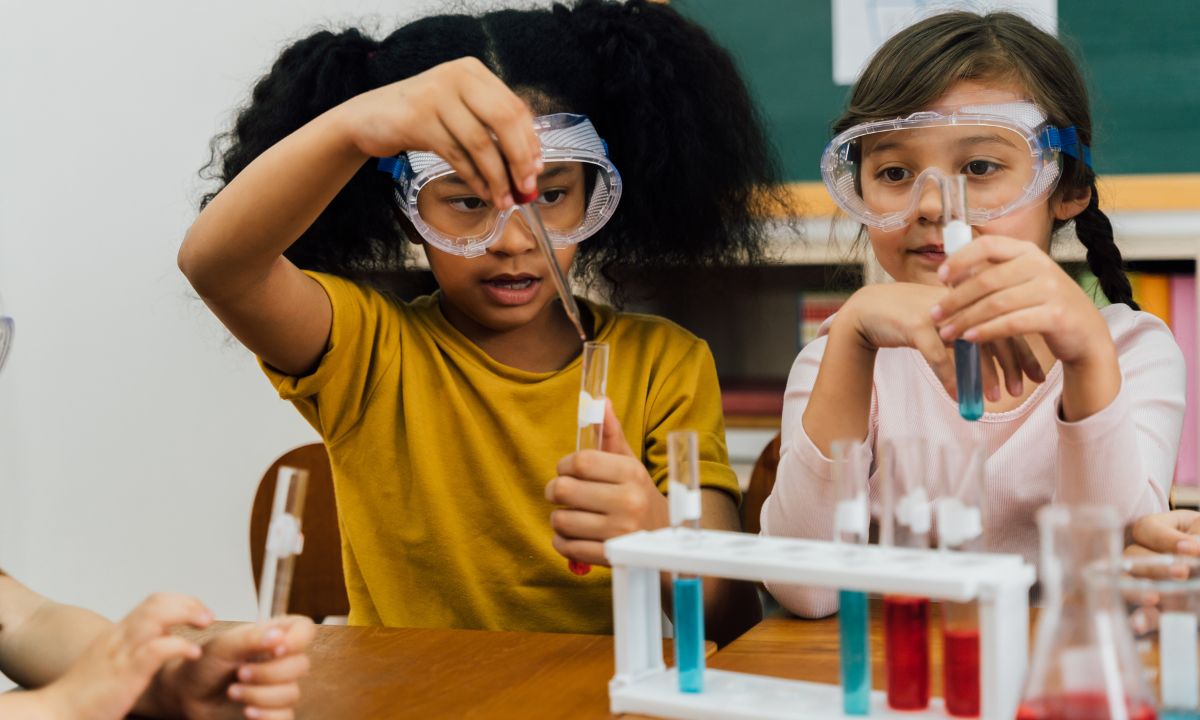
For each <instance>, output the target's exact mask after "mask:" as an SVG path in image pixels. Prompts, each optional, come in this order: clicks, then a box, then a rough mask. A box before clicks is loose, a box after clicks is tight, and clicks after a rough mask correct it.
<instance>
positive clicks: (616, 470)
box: [546, 403, 762, 645]
mask: <svg viewBox="0 0 1200 720" xmlns="http://www.w3.org/2000/svg"><path fill="white" fill-rule="evenodd" d="M601 447H602V448H604V451H603V452H601V451H599V450H581V451H579V452H576V453H572V454H571V455H568V456H566V457H565V458H563V459H562V460H560V461H559V463H558V468H557V470H558V477H556V478H554V479H553V480H551V481H550V482H549V483H547V485H546V499H547V500H549V501H550V502H552V503H555V504H557V505H563V506H565V507H563V508H560V509H557V510H555V511H554V512H553V513H552V514H551V516H550V525H551V527H553V528H554V539H553V541H552V542H553V544H554V549H555V550H557V551H558V552H559V553H560V554H562V555H563V556H564V557H567V558H570V559H572V560H578V561H581V562H586V563H588V564H591V565H608V559H607V558H606V557H605V556H604V541H605V540H607V539H609V538H614V537H618V536H620V535H626V534H628V533H631V532H636V531H638V530H656V529H658V528H663V527H666V526H667V525H668V524H669V523H670V519H669V512H668V507H667V498H666V497H665V496H664V495H663V494H662V493H661V492H660V491H659V489H658V487H657V486H656V485H655V484H654V480H653V479H651V477H650V473H649V472H648V471H647V470H646V466H645V465H643V464H642V461H641V459H640V458H639V457H638V456H637V455H635V454H634V452H633V450H632V448H630V447H629V444H628V442H626V440H625V431H624V430H623V429H622V428H621V423H620V421H619V420H618V419H617V416H616V414H615V413H614V412H613V409H612V404H611V403H610V404H609V405H608V406H607V409H606V410H605V415H604V428H603V437H602V439H601ZM700 498H701V500H700V502H701V516H700V524H701V526H702V527H705V528H708V529H711V530H732V531H735V532H740V531H741V529H742V522H741V519H740V517H739V516H738V511H737V505H736V504H735V503H734V501H733V498H732V497H730V496H729V494H728V493H726V492H724V491H721V490H717V489H713V488H702V489H701V491H700ZM671 593H672V585H671V577H670V574H669V573H663V575H662V606H663V610H664V611H665V612H667V613H668V614H670V613H671V612H672V610H673V606H672V595H671ZM704 617H705V630H706V634H707V635H708V638H709V639H710V640H713V641H715V642H716V643H717V644H718V645H724V644H726V643H729V642H730V641H732V640H733V639H735V638H737V637H738V636H739V635H741V634H742V633H744V632H745V631H746V630H748V629H749V628H751V627H752V626H754V625H755V624H757V623H758V621H759V620H761V619H762V608H761V606H760V605H759V602H758V595H757V593H756V592H755V590H754V586H753V585H751V584H750V583H745V582H737V581H733V580H726V579H724V578H715V577H713V578H705V581H704Z"/></svg>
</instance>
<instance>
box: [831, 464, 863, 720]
mask: <svg viewBox="0 0 1200 720" xmlns="http://www.w3.org/2000/svg"><path fill="white" fill-rule="evenodd" d="M831 450H832V453H833V482H834V485H835V486H836V491H837V495H838V501H837V506H836V509H835V510H834V527H833V539H834V542H838V543H846V544H850V545H865V544H866V543H867V539H868V536H869V535H870V526H871V514H870V510H869V508H868V504H867V497H868V493H867V478H868V474H869V473H868V468H867V466H868V462H867V458H866V448H865V446H864V445H863V444H862V443H861V442H856V441H854V440H837V441H835V442H834V443H833V446H832V448H831ZM838 636H839V637H838V640H839V645H838V647H839V650H840V653H841V680H842V712H843V713H845V714H846V715H869V714H870V712H871V633H870V617H869V615H868V612H867V594H866V593H865V592H861V591H858V590H841V591H840V592H839V593H838Z"/></svg>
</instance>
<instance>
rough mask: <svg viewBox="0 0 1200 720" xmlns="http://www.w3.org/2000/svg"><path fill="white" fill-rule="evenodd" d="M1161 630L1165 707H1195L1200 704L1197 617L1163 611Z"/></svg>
mask: <svg viewBox="0 0 1200 720" xmlns="http://www.w3.org/2000/svg"><path fill="white" fill-rule="evenodd" d="M1160 623H1161V624H1160V625H1159V631H1158V668H1159V673H1160V676H1159V682H1160V686H1159V687H1160V690H1161V694H1162V703H1161V704H1162V706H1163V707H1165V708H1171V709H1178V710H1184V709H1195V708H1196V707H1197V706H1198V705H1200V688H1198V687H1197V680H1200V666H1198V663H1197V657H1196V641H1197V637H1196V616H1195V615H1193V614H1192V613H1186V612H1168V613H1163V614H1162V618H1161V620H1160Z"/></svg>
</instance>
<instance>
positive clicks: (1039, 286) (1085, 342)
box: [933, 235, 1116, 365]
mask: <svg viewBox="0 0 1200 720" xmlns="http://www.w3.org/2000/svg"><path fill="white" fill-rule="evenodd" d="M938 277H940V278H941V279H942V281H943V282H945V283H946V284H947V285H949V286H951V288H952V290H951V291H950V293H949V294H948V295H946V297H945V298H944V299H943V300H941V301H940V302H939V303H938V304H937V305H936V306H935V307H934V308H933V319H934V320H935V321H936V322H937V324H938V327H939V329H940V332H941V336H942V338H943V339H945V340H947V341H950V340H954V339H956V338H960V337H961V338H963V339H964V340H967V341H970V342H994V341H1000V340H1004V339H1009V338H1019V337H1020V336H1021V335H1027V334H1031V333H1038V334H1040V335H1041V336H1042V337H1043V338H1044V339H1045V341H1046V345H1047V346H1048V347H1049V348H1050V351H1051V352H1052V353H1054V357H1056V358H1058V359H1059V360H1061V361H1062V362H1063V364H1064V365H1071V364H1073V363H1077V362H1079V361H1082V360H1087V359H1091V358H1095V357H1097V356H1098V355H1099V354H1100V353H1103V352H1105V351H1106V350H1107V352H1109V353H1115V352H1116V351H1115V348H1114V346H1113V342H1112V337H1111V335H1110V334H1109V331H1108V326H1107V325H1106V323H1105V322H1104V318H1103V317H1102V316H1101V315H1100V313H1098V312H1096V306H1095V305H1094V304H1093V303H1092V300H1091V298H1089V297H1088V296H1087V294H1086V293H1085V292H1084V291H1083V289H1082V288H1080V287H1079V285H1078V283H1076V282H1075V281H1074V280H1072V279H1071V278H1070V277H1069V276H1068V275H1067V274H1066V272H1064V271H1063V269H1062V268H1061V267H1059V265H1058V263H1056V262H1054V259H1053V258H1051V257H1050V256H1049V255H1047V254H1046V253H1044V252H1042V250H1041V249H1040V248H1039V247H1038V246H1037V245H1035V244H1033V243H1031V242H1026V241H1023V240H1014V239H1012V238H1007V237H1001V236H999V235H990V236H989V235H985V236H982V237H979V238H976V239H975V240H974V241H973V242H971V243H970V244H968V245H967V246H966V247H965V248H963V249H962V250H960V251H959V252H957V253H955V254H954V255H952V256H950V257H949V258H947V259H946V262H944V263H943V264H942V267H941V268H939V269H938Z"/></svg>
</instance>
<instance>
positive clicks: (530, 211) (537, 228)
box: [512, 184, 588, 342]
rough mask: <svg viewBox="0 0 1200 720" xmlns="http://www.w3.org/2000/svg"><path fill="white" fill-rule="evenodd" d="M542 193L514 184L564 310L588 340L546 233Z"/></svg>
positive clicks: (514, 196) (582, 337)
mask: <svg viewBox="0 0 1200 720" xmlns="http://www.w3.org/2000/svg"><path fill="white" fill-rule="evenodd" d="M540 194H541V193H539V192H538V191H537V190H534V191H533V192H531V193H522V192H521V191H519V190H517V187H516V185H515V184H514V185H513V186H512V195H513V198H514V199H515V200H516V201H517V203H518V204H519V205H520V206H521V215H522V216H523V217H524V218H525V223H526V224H527V225H528V226H529V230H530V232H532V233H533V236H534V238H535V239H536V240H537V244H538V247H540V248H541V249H542V255H544V256H545V258H546V264H547V265H549V266H550V280H551V281H553V282H554V288H555V289H556V290H558V297H559V298H561V299H562V304H563V310H564V311H566V313H567V319H569V320H570V321H571V324H572V325H574V326H575V330H576V331H577V332H578V333H579V339H580V340H583V341H585V342H586V341H587V339H588V334H587V332H586V331H584V329H583V321H582V320H581V319H580V315H579V305H577V304H576V303H575V296H574V295H572V294H571V286H570V285H568V284H567V276H566V275H565V274H564V273H563V271H562V268H560V267H559V266H558V259H557V258H555V257H554V246H553V245H551V244H550V236H549V235H548V234H547V233H546V223H544V222H542V211H541V210H538V207H537V204H536V203H535V202H534V201H535V200H537V199H538V196H539V195H540Z"/></svg>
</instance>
